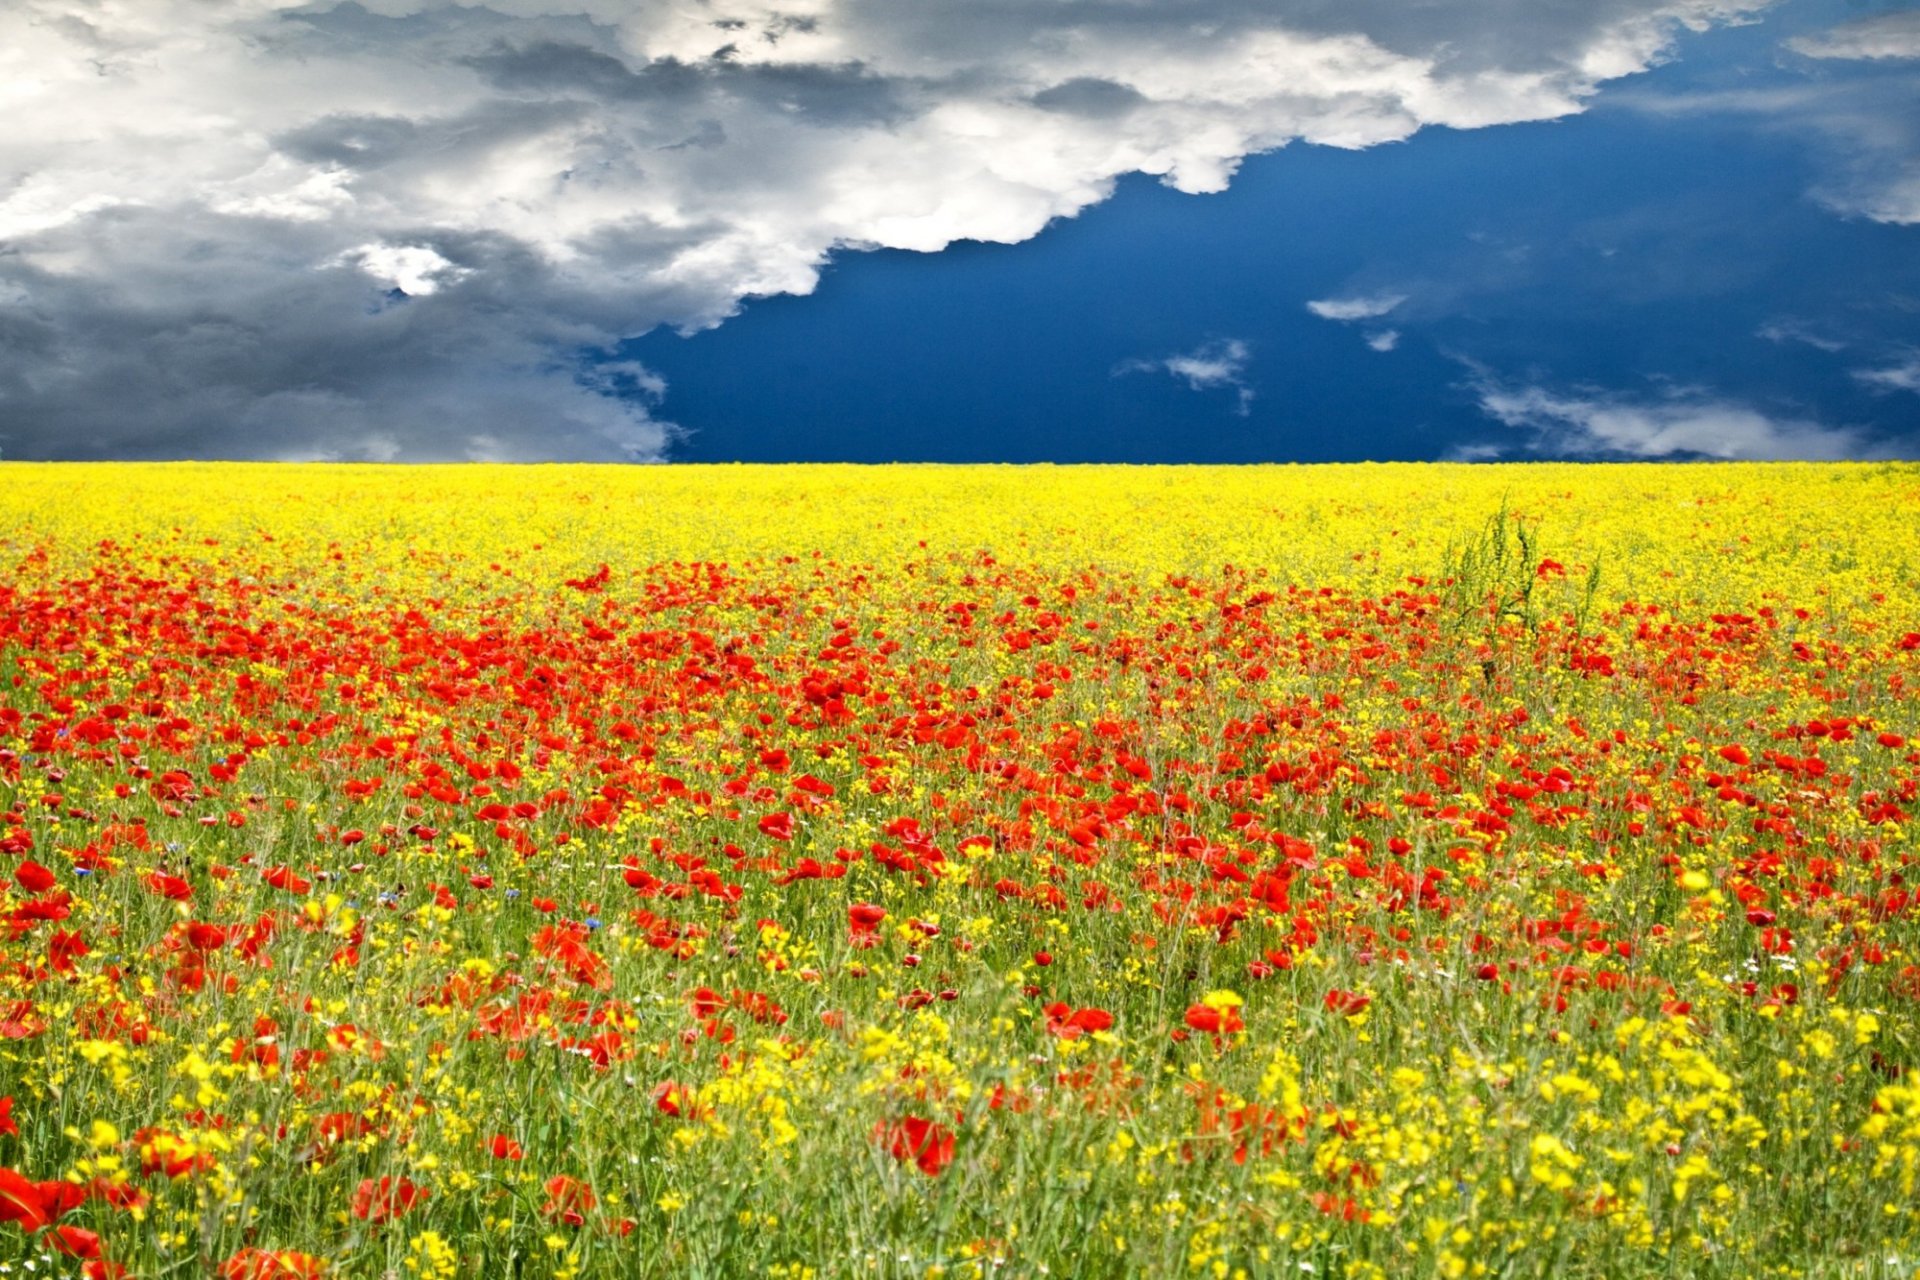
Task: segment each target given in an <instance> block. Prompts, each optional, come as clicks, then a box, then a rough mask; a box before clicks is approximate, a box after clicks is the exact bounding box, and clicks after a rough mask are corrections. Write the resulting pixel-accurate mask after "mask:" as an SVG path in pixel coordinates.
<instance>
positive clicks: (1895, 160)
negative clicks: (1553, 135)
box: [1613, 14, 1920, 225]
mask: <svg viewBox="0 0 1920 1280" xmlns="http://www.w3.org/2000/svg"><path fill="white" fill-rule="evenodd" d="M1888 16H1898V17H1909V18H1910V17H1912V15H1910V14H1908V15H1888ZM1853 25H1855V24H1849V26H1847V27H1838V28H1835V29H1834V30H1833V31H1830V32H1827V33H1826V34H1825V35H1823V36H1819V37H1803V38H1801V39H1799V40H1795V41H1789V42H1788V47H1790V48H1793V49H1795V50H1796V51H1799V52H1806V51H1807V50H1808V49H1823V48H1827V47H1829V46H1828V45H1827V44H1825V43H1822V42H1825V41H1827V40H1828V39H1829V38H1832V39H1833V40H1834V42H1835V43H1834V44H1833V45H1832V46H1831V47H1834V48H1840V47H1850V46H1851V45H1853V44H1855V43H1858V42H1857V41H1854V40H1852V39H1851V38H1849V39H1846V40H1842V39H1840V38H1839V35H1838V33H1842V32H1846V31H1848V30H1849V28H1850V27H1852V26H1853ZM1888 47H1891V46H1888ZM1818 56H1821V57H1840V56H1842V55H1840V54H1838V53H1834V54H1821V55H1818ZM1849 56H1855V55H1849ZM1857 56H1858V57H1861V58H1865V57H1867V56H1869V55H1865V54H1861V55H1857ZM1873 56H1878V57H1881V58H1882V59H1883V60H1884V61H1885V62H1886V63H1887V65H1884V66H1883V65H1879V64H1875V65H1873V66H1871V67H1862V68H1855V69H1851V70H1850V71H1849V72H1848V74H1844V75H1833V74H1831V73H1830V71H1829V69H1828V68H1826V67H1821V66H1813V67H1809V66H1807V65H1806V64H1801V65H1800V66H1799V67H1798V68H1795V69H1796V70H1799V71H1802V72H1806V73H1808V78H1806V79H1804V80H1802V81H1801V82H1799V83H1792V82H1788V83H1785V84H1776V85H1772V86H1769V87H1765V88H1748V89H1720V90H1702V91H1695V92H1691V93H1653V92H1632V93H1622V94H1620V95H1617V96H1616V97H1615V98H1614V100H1613V101H1614V102H1615V104H1616V105H1617V106H1622V107H1627V108H1630V109H1633V110H1638V111H1642V112H1646V113H1649V114H1654V115H1666V116H1676V115H1744V116H1751V117H1754V118H1756V119H1758V120H1759V121H1761V122H1762V125H1763V126H1764V127H1767V128H1771V129H1774V130H1777V131H1779V132H1781V133H1785V134H1793V135H1798V136H1799V137H1800V138H1802V139H1803V140H1804V141H1806V142H1807V143H1809V144H1810V149H1811V150H1812V151H1813V153H1814V156H1815V159H1816V162H1817V163H1818V164H1819V166H1820V168H1821V169H1822V170H1823V171H1824V173H1823V176H1822V177H1821V179H1820V181H1819V182H1818V183H1817V184H1816V185H1815V186H1814V187H1813V189H1812V190H1811V191H1810V192H1809V193H1808V194H1809V195H1810V196H1812V198H1813V199H1815V200H1816V201H1818V202H1819V203H1820V204H1823V205H1825V206H1826V207H1827V208H1829V209H1831V210H1832V211H1834V212H1835V213H1838V214H1841V215H1843V216H1846V217H1864V218H1868V219H1871V220H1872V221H1875V222H1886V223H1892V224H1895V225H1912V224H1915V223H1920V116H1917V115H1916V114H1915V112H1914V110H1913V103H1914V102H1915V101H1916V100H1920V68H1916V67H1913V66H1909V65H1906V64H1905V63H1904V62H1903V61H1900V60H1899V59H1898V58H1896V57H1895V56H1894V55H1893V54H1884V55H1873ZM1906 56H1909V55H1900V57H1901V58H1904V57H1906Z"/></svg>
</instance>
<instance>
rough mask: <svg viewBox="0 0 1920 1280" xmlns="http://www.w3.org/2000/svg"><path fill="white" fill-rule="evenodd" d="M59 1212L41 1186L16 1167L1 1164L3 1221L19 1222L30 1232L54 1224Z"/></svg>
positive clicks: (1, 1219)
mask: <svg viewBox="0 0 1920 1280" xmlns="http://www.w3.org/2000/svg"><path fill="white" fill-rule="evenodd" d="M57 1216H58V1214H57V1213H56V1212H54V1206H53V1205H50V1204H49V1203H48V1202H47V1197H46V1195H45V1194H44V1193H43V1191H42V1189H41V1188H40V1186H39V1185H38V1184H36V1183H34V1182H31V1181H29V1180H28V1179H27V1178H26V1177H24V1176H23V1175H21V1174H20V1173H19V1172H17V1171H16V1170H13V1169H8V1168H4V1167H0V1222H17V1223H19V1224H20V1229H21V1230H22V1231H24V1232H26V1233H27V1234H28V1235H32V1234H33V1233H34V1232H36V1231H39V1230H42V1229H43V1228H45V1227H47V1226H49V1225H51V1224H52V1222H53V1220H54V1218H55V1217H57Z"/></svg>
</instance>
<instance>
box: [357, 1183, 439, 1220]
mask: <svg viewBox="0 0 1920 1280" xmlns="http://www.w3.org/2000/svg"><path fill="white" fill-rule="evenodd" d="M426 1198H427V1189H426V1188H425V1187H423V1186H420V1185H418V1184H417V1183H415V1182H414V1181H413V1180H412V1179H410V1178H406V1177H399V1178H382V1179H380V1180H379V1181H378V1182H375V1181H374V1180H373V1179H372V1178H363V1179H361V1181H360V1185H359V1186H358V1187H356V1188H355V1189H354V1192H353V1216H354V1217H356V1218H363V1219H365V1220H366V1221H368V1222H374V1223H379V1222H386V1221H388V1220H390V1219H393V1218H398V1217H399V1216H401V1215H402V1214H404V1213H405V1212H406V1211H407V1210H409V1209H411V1208H413V1206H414V1205H416V1204H418V1203H419V1202H420V1201H422V1200H425V1199H426Z"/></svg>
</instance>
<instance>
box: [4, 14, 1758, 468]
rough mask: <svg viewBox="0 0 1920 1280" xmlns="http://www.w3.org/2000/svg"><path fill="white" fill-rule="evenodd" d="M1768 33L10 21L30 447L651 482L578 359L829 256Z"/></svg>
mask: <svg viewBox="0 0 1920 1280" xmlns="http://www.w3.org/2000/svg"><path fill="white" fill-rule="evenodd" d="M1766 2H1767V0H1585V2H1583V3H1581V4H1578V5H1572V4H1563V5H1540V4H1538V3H1537V0H1457V2H1455V3H1450V4H1446V5H1408V4H1406V3H1404V0H1347V2H1346V3H1343V4H1340V5H1328V4H1325V3H1321V2H1320V0H1183V3H1181V4H1178V5H1174V4H1154V3H1138V2H1130V0H1085V2H1083V3H1074V4H1061V3H1058V0H993V2H992V3H990V4H989V5H987V6H986V7H984V8H983V7H982V5H981V4H980V3H979V0H916V3H913V4H909V5H903V4H900V3H898V0H701V2H700V3H697V4H695V3H680V2H670V0H490V2H489V3H465V2H459V3H456V2H455V0H363V2H361V3H352V2H342V3H335V2H333V0H225V2H224V3H220V4H209V3H207V2H206V0H139V3H106V2H105V0H10V3H8V4H6V5H5V6H0V112H4V113H5V117H6V119H7V122H8V127H7V129H6V130H5V131H4V132H0V422H4V423H5V428H4V429H5V432H6V435H5V438H4V440H0V444H4V445H5V447H6V448H7V450H8V451H9V453H10V454H13V455H16V456H18V455H22V454H25V455H35V454H54V455H68V456H74V455H79V456H93V455H112V454H146V455H154V454H183V453H185V454H228V455H253V456H280V455H288V454H301V455H307V454H313V455H326V456H333V455H338V456H368V457H372V456H393V457H401V458H413V457H427V456H440V457H464V456H469V455H485V456H509V457H520V456H530V457H538V456H578V457H655V456H659V455H660V454H661V452H662V451H663V450H664V449H665V448H666V447H667V446H668V444H669V443H670V441H671V439H672V435H673V430H672V428H671V427H670V426H669V425H668V424H664V423H661V422H659V421H657V420H655V419H653V418H652V417H651V416H650V413H649V411H648V402H647V400H646V398H645V397H644V396H639V397H636V396H632V395H628V394H613V393H611V392H610V390H609V388H610V386H612V387H615V388H617V389H619V390H620V391H622V392H624V391H630V390H632V386H631V385H629V384H631V383H632V381H633V380H632V379H631V378H629V379H628V380H627V382H625V383H622V382H619V380H617V379H616V380H615V382H614V383H612V384H610V383H608V382H607V381H606V380H605V379H604V378H601V379H596V377H595V376H594V375H592V374H591V373H590V372H589V370H588V368H587V366H588V365H590V364H591V361H590V360H589V359H587V358H586V357H587V356H590V355H591V354H592V353H596V352H609V351H611V350H613V349H614V348H615V346H616V345H617V344H618V342H619V341H620V340H621V339H623V338H625V337H629V336H632V335H635V334H638V333H641V332H645V331H646V330H648V329H650V328H652V327H654V326H655V325H658V324H663V323H664V324H671V325H675V326H678V327H681V328H683V329H698V328H701V327H704V326H708V325H712V324H715V323H718V322H719V321H721V320H722V319H724V318H725V317H727V316H728V315H730V314H732V313H733V312H734V311H735V309H736V308H737V307H738V306H739V304H740V302H741V300H742V299H746V298H752V297H757V296H764V295H768V294H775V293H805V292H807V291H809V290H810V289H811V288H812V287H813V285H814V283H815V281H816V279H817V277H818V273H819V270H820V267H821V265H822V264H823V262H824V261H825V259H826V258H827V256H828V255H829V254H830V253H831V252H833V251H834V250H836V249H838V248H846V247H854V248H860V247H874V246H890V247H896V248H910V249H919V250H936V249H939V248H941V247H943V246H945V245H947V244H950V243H952V242H953V241H955V240H958V239H976V240H992V241H1003V242H1012V241H1018V240H1022V239H1026V238H1028V237H1030V236H1032V235H1034V234H1036V233H1037V232H1038V231H1039V230H1040V229H1041V228H1042V227H1044V226H1045V225H1046V224H1047V223H1048V222H1049V221H1050V220H1051V219H1054V218H1058V217H1063V216H1071V215H1072V214H1074V213H1076V212H1077V211H1079V210H1080V209H1083V208H1085V207H1086V206H1088V205H1089V204H1092V203H1094V202H1096V201H1099V200H1101V199H1103V198H1105V197H1106V195H1107V194H1109V193H1110V192H1111V190H1112V189H1113V183H1114V181H1115V179H1116V178H1118V177H1119V176H1121V175H1124V174H1127V173H1133V172H1144V173H1150V174H1155V175H1159V176H1161V177H1162V179H1163V180H1164V181H1166V182H1167V183H1169V184H1170V185H1172V186H1175V187H1177V188H1179V189H1180V190H1182V191H1188V192H1205V191H1217V190H1219V189H1221V188H1222V187H1224V186H1225V185H1226V184H1227V183H1228V181H1229V180H1230V179H1231V177H1232V176H1233V173H1234V171H1235V168H1236V167H1237V165H1238V164H1239V163H1240V161H1241V160H1242V159H1243V158H1244V157H1245V156H1247V155H1249V154H1252V153H1256V152H1260V151H1266V150H1270V149H1272V148H1275V147H1279V146H1282V145H1285V144H1286V143H1289V142H1292V141H1296V140H1301V141H1308V142H1317V143H1322V144H1326V145H1331V146H1340V147H1365V146H1371V145H1375V144H1378V143H1382V142H1390V141H1396V140H1399V139H1403V138H1405V137H1407V136H1409V135H1410V134H1412V133H1414V132H1415V131H1416V130H1418V129H1420V128H1423V127H1425V126H1428V125H1445V126H1452V127H1459V128H1468V127H1477V126H1482V125H1491V124H1498V123H1504V122H1511V121H1521V120H1539V119H1547V118H1552V117H1556V116H1561V115H1565V114H1567V113H1569V112H1573V111H1577V110H1579V109H1580V108H1581V106H1582V104H1583V103H1584V102H1585V101H1586V99H1587V98H1588V97H1589V96H1590V95H1591V94H1592V93H1593V92H1594V91H1595V89H1596V87H1597V86H1598V85H1599V84H1600V83H1601V82H1602V81H1604V80H1607V79H1609V78H1612V77H1616V76H1622V75H1627V74H1630V73H1632V72H1634V71H1637V70H1640V69H1642V68H1644V67H1646V66H1647V65H1648V64H1649V63H1651V62H1652V61H1654V60H1655V59H1657V58H1658V57H1660V56H1661V54H1662V52H1663V50H1664V49H1665V48H1666V47H1667V46H1668V44H1669V42H1670V40H1671V38H1672V37H1673V35H1674V33H1675V32H1676V31H1677V30H1679V29H1681V28H1692V29H1699V28H1701V27H1702V26H1704V25H1706V24H1709V23H1712V22H1715V21H1721V20H1730V19H1737V18H1739V17H1741V16H1742V15H1745V14H1747V13H1750V12H1753V11H1756V10H1758V9H1760V8H1762V7H1764V6H1765V4H1766ZM409 285H411V286H413V287H409ZM388 288H398V289H400V290H401V291H402V292H404V293H406V294H408V295H411V296H410V298H409V299H408V300H403V301H402V300H387V299H384V298H383V296H382V295H383V294H384V293H385V292H386V290H387V289H388ZM21 299H24V301H22V300H21ZM1372 314H1383V313H1372ZM1351 318H1355V319H1362V318H1367V317H1366V316H1363V315H1355V316H1353V317H1351Z"/></svg>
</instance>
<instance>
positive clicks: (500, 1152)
mask: <svg viewBox="0 0 1920 1280" xmlns="http://www.w3.org/2000/svg"><path fill="white" fill-rule="evenodd" d="M487 1154H488V1155H490V1156H492V1157H493V1158H494V1159H495V1160H519V1159H521V1158H523V1157H524V1156H525V1155H526V1154H527V1153H526V1150H525V1149H524V1148H523V1147H521V1145H520V1144H519V1143H517V1142H515V1141H514V1140H513V1139H512V1138H509V1137H508V1136H507V1135H506V1134H504V1133H496V1134H494V1135H493V1138H492V1139H491V1140H490V1141H489V1142H488V1143H487Z"/></svg>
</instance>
